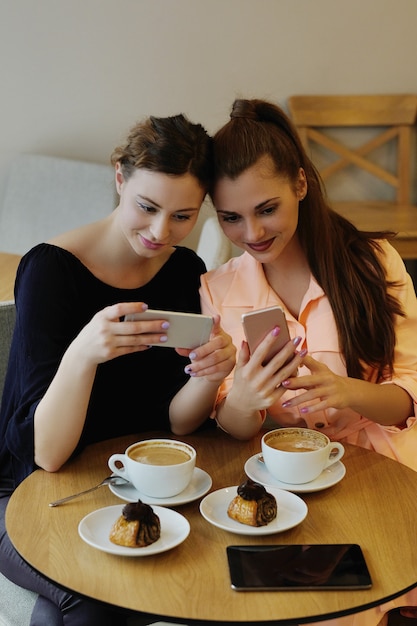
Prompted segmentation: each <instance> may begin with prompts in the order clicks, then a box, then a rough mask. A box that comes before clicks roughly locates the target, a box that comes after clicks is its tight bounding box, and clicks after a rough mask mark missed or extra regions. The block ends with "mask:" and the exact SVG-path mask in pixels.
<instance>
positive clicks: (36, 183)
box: [0, 154, 117, 254]
mask: <svg viewBox="0 0 417 626" xmlns="http://www.w3.org/2000/svg"><path fill="white" fill-rule="evenodd" d="M116 204H117V202H116V190H115V185H114V168H113V167H112V166H110V165H102V164H99V163H88V162H84V161H77V160H72V159H63V158H58V157H52V156H44V155H39V154H19V155H18V156H17V157H16V158H15V159H14V160H13V161H12V163H11V167H10V172H9V176H8V179H7V182H6V190H5V197H4V201H3V203H2V206H1V207H0V250H2V251H3V252H13V253H17V254H23V253H25V252H27V251H28V250H29V249H30V248H32V247H33V246H34V245H36V244H37V243H40V242H43V241H46V240H48V239H50V238H51V237H53V236H55V235H59V234H60V233H62V232H65V231H67V230H71V229H72V228H77V227H78V226H81V225H82V224H87V223H88V222H93V221H96V220H99V219H101V218H103V217H105V216H106V215H108V214H109V213H110V212H111V211H112V210H113V209H114V207H115V206H116Z"/></svg>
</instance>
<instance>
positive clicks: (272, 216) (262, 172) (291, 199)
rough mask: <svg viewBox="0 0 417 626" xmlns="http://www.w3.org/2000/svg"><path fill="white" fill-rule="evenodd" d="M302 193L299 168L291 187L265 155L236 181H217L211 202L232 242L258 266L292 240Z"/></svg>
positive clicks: (304, 185) (270, 260) (303, 183)
mask: <svg viewBox="0 0 417 626" xmlns="http://www.w3.org/2000/svg"><path fill="white" fill-rule="evenodd" d="M306 192H307V183H306V179H305V174H304V171H303V170H302V169H300V172H299V178H298V180H297V181H296V184H295V185H292V184H291V183H290V182H289V181H288V179H287V178H283V177H282V176H279V175H278V174H277V173H276V171H275V168H274V166H273V162H272V160H271V158H270V157H269V156H265V157H262V158H261V159H259V161H257V163H255V165H253V166H251V167H249V168H248V169H247V170H245V171H244V172H243V173H242V174H240V175H239V176H238V177H237V178H236V179H234V180H232V179H230V178H221V179H220V180H218V181H217V183H216V186H215V190H214V194H213V201H214V205H215V207H216V211H217V215H218V218H219V222H220V225H221V227H222V229H223V231H224V233H225V235H226V236H227V237H228V238H229V239H230V240H231V241H232V243H234V244H235V245H236V246H238V247H239V248H242V249H243V250H246V251H247V252H249V253H250V254H251V255H252V256H253V257H255V258H256V259H257V260H258V261H260V262H261V263H273V262H274V261H275V260H276V259H277V258H278V257H280V256H281V255H282V253H283V252H284V251H286V250H287V249H288V248H291V246H292V244H293V242H294V240H295V239H296V232H297V224H298V204H299V201H300V200H301V199H302V198H304V196H305V195H306Z"/></svg>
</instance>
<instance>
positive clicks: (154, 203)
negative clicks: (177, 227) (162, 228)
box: [136, 193, 200, 213]
mask: <svg viewBox="0 0 417 626" xmlns="http://www.w3.org/2000/svg"><path fill="white" fill-rule="evenodd" d="M136 197H137V199H138V200H141V201H143V202H148V203H149V204H152V206H154V207H156V208H157V209H162V208H163V207H162V206H161V205H160V204H158V202H155V200H152V198H148V196H142V195H141V194H140V193H139V194H138V195H137V196H136ZM199 210H200V207H193V206H190V207H183V208H181V209H175V212H178V211H181V212H182V213H183V212H184V211H186V212H187V211H188V212H191V213H195V212H196V211H199Z"/></svg>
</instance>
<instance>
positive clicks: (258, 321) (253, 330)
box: [242, 306, 292, 365]
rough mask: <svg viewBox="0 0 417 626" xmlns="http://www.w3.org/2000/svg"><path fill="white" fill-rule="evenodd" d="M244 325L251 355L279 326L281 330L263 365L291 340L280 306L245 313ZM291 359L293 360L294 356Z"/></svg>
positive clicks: (243, 316) (243, 317)
mask: <svg viewBox="0 0 417 626" xmlns="http://www.w3.org/2000/svg"><path fill="white" fill-rule="evenodd" d="M242 324H243V330H244V332H245V337H246V341H247V342H248V345H249V350H250V353H251V354H252V353H253V352H254V351H255V349H256V348H257V347H258V345H259V344H260V343H261V341H262V340H263V339H265V337H266V336H267V334H268V333H270V332H272V329H273V328H274V327H275V326H279V328H280V332H279V334H278V335H277V337H276V338H275V341H274V343H273V345H272V346H271V349H270V350H269V352H268V354H267V356H266V358H265V360H264V362H263V363H262V365H266V364H267V363H268V362H269V361H270V360H271V359H272V357H274V356H275V355H276V354H277V352H279V351H280V350H281V349H282V348H283V347H284V346H285V344H286V343H288V342H289V341H290V339H291V337H290V333H289V330H288V325H287V320H286V319H285V313H284V310H283V309H282V307H280V306H272V307H269V308H267V309H258V310H257V311H251V312H250V313H244V314H243V315H242ZM290 358H292V356H291V357H290ZM288 360H290V359H288Z"/></svg>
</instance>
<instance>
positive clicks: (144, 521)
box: [109, 500, 161, 548]
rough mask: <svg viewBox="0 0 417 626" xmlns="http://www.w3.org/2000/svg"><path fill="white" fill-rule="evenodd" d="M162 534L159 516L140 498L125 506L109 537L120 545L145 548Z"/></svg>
mask: <svg viewBox="0 0 417 626" xmlns="http://www.w3.org/2000/svg"><path fill="white" fill-rule="evenodd" d="M160 536H161V523H160V521H159V517H158V516H157V515H156V513H154V511H153V509H152V507H150V506H149V505H148V504H144V503H143V502H142V501H141V500H138V502H129V504H126V505H125V506H124V507H123V510H122V515H121V516H120V517H119V519H118V520H116V522H115V523H114V524H113V527H112V529H111V531H110V536H109V539H110V541H112V542H113V543H116V544H117V545H118V546H126V547H128V548H144V547H145V546H149V545H150V544H151V543H155V541H157V540H158V539H159V537H160Z"/></svg>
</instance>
